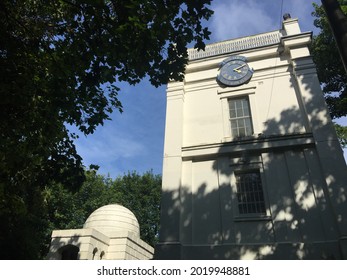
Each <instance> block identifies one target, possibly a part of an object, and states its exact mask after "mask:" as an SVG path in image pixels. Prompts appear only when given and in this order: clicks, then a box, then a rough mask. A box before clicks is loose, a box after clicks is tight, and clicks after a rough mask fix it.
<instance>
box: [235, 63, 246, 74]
mask: <svg viewBox="0 0 347 280" xmlns="http://www.w3.org/2000/svg"><path fill="white" fill-rule="evenodd" d="M243 66H246V63H245V64H242V65H240V66H239V67H236V68H234V69H233V70H234V71H235V72H237V73H241V71H240V68H242V67H243Z"/></svg>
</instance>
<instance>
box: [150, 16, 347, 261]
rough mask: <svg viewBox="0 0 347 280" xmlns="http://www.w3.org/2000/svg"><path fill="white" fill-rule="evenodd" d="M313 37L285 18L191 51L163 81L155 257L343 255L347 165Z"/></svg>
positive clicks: (346, 241)
mask: <svg viewBox="0 0 347 280" xmlns="http://www.w3.org/2000/svg"><path fill="white" fill-rule="evenodd" d="M311 36H312V33H311V32H301V30H300V27H299V24H298V20H297V19H292V18H287V19H286V20H284V21H283V27H282V29H281V30H278V31H273V32H268V33H263V34H258V35H254V36H250V37H245V38H239V39H234V40H229V41H223V42H219V43H215V44H210V45H207V46H206V49H205V51H200V52H198V51H196V50H193V49H191V50H189V63H188V66H187V68H186V75H185V79H184V81H183V82H170V83H169V84H168V87H167V112H166V114H167V115H166V131H165V146H164V163H163V185H162V205H161V231H160V242H159V244H158V246H157V247H156V251H155V258H157V259H330V258H331V259H345V258H347V219H346V215H347V201H346V200H347V169H346V163H345V160H344V158H343V153H342V149H341V147H340V144H339V142H338V139H337V136H336V133H335V130H334V127H333V124H332V121H331V119H330V116H329V113H328V110H327V107H326V104H325V101H324V98H323V94H322V91H321V88H320V84H319V81H318V79H317V74H316V69H315V65H314V64H313V62H312V58H311V56H310V53H309V49H308V46H309V44H310V41H311Z"/></svg>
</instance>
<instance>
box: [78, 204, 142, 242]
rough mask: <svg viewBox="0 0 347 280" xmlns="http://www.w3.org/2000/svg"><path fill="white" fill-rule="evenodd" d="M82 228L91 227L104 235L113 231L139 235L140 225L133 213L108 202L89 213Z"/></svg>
mask: <svg viewBox="0 0 347 280" xmlns="http://www.w3.org/2000/svg"><path fill="white" fill-rule="evenodd" d="M83 228H93V229H96V230H98V231H100V232H101V233H103V234H105V235H110V234H111V233H113V232H115V231H128V232H132V233H134V234H135V235H136V236H138V237H140V226H139V222H138V221H137V219H136V217H135V215H134V214H133V213H132V212H131V211H130V210H129V209H128V208H125V207H124V206H121V205H119V204H109V205H105V206H102V207H100V208H98V209H96V210H95V211H94V212H93V213H92V214H90V216H89V217H88V219H87V220H86V222H85V223H84V225H83Z"/></svg>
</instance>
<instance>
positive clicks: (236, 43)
mask: <svg viewBox="0 0 347 280" xmlns="http://www.w3.org/2000/svg"><path fill="white" fill-rule="evenodd" d="M281 37H282V34H281V32H280V30H276V31H272V32H268V33H262V34H258V35H254V36H249V37H242V38H238V39H233V40H228V41H223V42H218V43H214V44H208V45H206V47H205V51H197V50H196V49H188V54H189V60H190V61H193V60H198V59H203V58H207V57H212V56H217V55H222V54H227V53H232V52H238V51H243V50H249V49H254V48H260V47H266V46H271V45H274V44H279V43H280V41H281Z"/></svg>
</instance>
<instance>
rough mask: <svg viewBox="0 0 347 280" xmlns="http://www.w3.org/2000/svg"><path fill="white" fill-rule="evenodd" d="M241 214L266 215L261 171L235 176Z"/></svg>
mask: <svg viewBox="0 0 347 280" xmlns="http://www.w3.org/2000/svg"><path fill="white" fill-rule="evenodd" d="M235 177H236V192H237V202H238V210H239V214H241V215H246V214H266V208H265V200H264V193H263V187H262V183H261V176H260V172H259V170H253V171H247V172H240V173H236V174H235Z"/></svg>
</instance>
